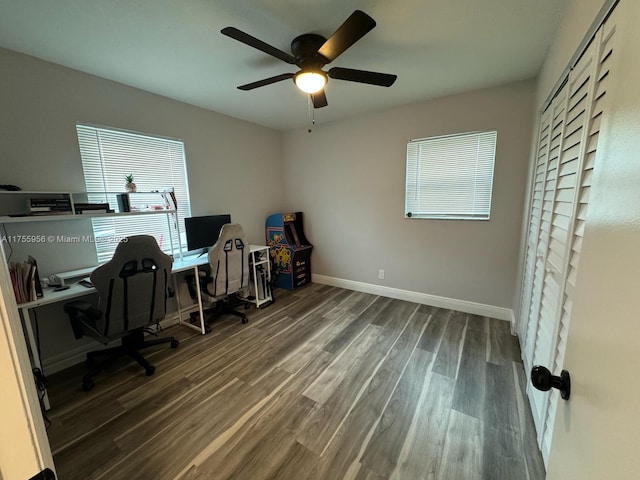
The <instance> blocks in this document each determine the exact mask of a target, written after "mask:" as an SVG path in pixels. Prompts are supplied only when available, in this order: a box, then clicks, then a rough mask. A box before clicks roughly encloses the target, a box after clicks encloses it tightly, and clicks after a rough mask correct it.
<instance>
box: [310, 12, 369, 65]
mask: <svg viewBox="0 0 640 480" xmlns="http://www.w3.org/2000/svg"><path fill="white" fill-rule="evenodd" d="M375 26H376V21H375V20H374V19H373V18H371V17H370V16H369V15H367V14H366V13H364V12H363V11H360V10H356V11H355V12H353V13H352V14H351V16H350V17H349V18H347V19H346V20H345V22H344V23H343V24H342V25H340V27H338V29H337V30H336V31H335V32H334V34H333V35H331V36H330V37H329V39H328V40H327V41H326V42H324V44H323V45H322V46H321V47H320V49H319V50H318V53H319V54H320V55H322V56H323V57H324V58H326V59H327V60H328V62H327V63H329V62H332V61H333V60H335V59H336V58H337V57H338V55H340V54H341V53H342V52H344V51H345V50H346V49H347V48H349V47H350V46H351V45H353V44H354V43H356V42H357V41H358V40H360V39H361V38H362V37H364V36H365V35H366V34H367V33H368V32H369V31H370V30H371V29H372V28H373V27H375Z"/></svg>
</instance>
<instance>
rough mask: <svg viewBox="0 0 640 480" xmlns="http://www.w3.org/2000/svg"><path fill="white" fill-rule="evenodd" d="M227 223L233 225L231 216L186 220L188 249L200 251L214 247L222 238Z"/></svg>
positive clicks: (208, 216) (190, 218) (210, 216)
mask: <svg viewBox="0 0 640 480" xmlns="http://www.w3.org/2000/svg"><path fill="white" fill-rule="evenodd" d="M226 223H231V215H229V214H225V215H205V216H202V217H189V218H185V219H184V228H185V231H186V233H187V249H188V250H198V249H201V248H209V247H212V246H213V245H214V244H215V243H216V241H217V240H218V237H219V236H220V230H222V226H223V225H225V224H226Z"/></svg>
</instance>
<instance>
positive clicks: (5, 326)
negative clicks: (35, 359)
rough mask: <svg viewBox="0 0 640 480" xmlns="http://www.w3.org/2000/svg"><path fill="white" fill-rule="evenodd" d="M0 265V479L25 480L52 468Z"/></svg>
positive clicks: (8, 287)
mask: <svg viewBox="0 0 640 480" xmlns="http://www.w3.org/2000/svg"><path fill="white" fill-rule="evenodd" d="M2 258H5V257H4V256H2ZM1 263H2V265H0V365H2V368H1V369H0V372H1V373H0V389H1V391H2V396H1V397H0V411H1V412H2V428H0V468H1V470H0V478H2V479H5V480H11V479H20V480H23V479H24V480H26V479H28V478H31V477H33V476H34V475H36V474H37V473H39V472H40V471H42V470H44V469H45V468H50V469H52V470H54V471H55V469H54V465H53V457H52V455H51V447H50V446H49V439H48V437H47V432H46V428H45V425H44V421H43V418H42V412H41V411H40V404H39V401H38V394H37V392H36V387H35V382H34V381H33V373H32V372H31V362H30V361H29V354H28V352H27V345H26V340H25V338H24V333H23V330H22V324H21V321H20V317H19V314H18V307H17V305H16V301H15V297H14V295H13V288H12V285H11V277H10V275H9V270H8V268H7V265H6V263H5V262H1Z"/></svg>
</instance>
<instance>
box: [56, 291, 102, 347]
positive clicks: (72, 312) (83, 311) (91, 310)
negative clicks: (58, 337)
mask: <svg viewBox="0 0 640 480" xmlns="http://www.w3.org/2000/svg"><path fill="white" fill-rule="evenodd" d="M64 311H65V313H66V314H67V315H69V320H70V321H71V328H72V329H73V335H74V336H75V337H76V339H78V338H82V337H83V336H84V328H83V327H82V324H83V323H84V322H86V323H88V324H90V325H95V322H96V320H98V319H99V318H100V317H101V316H102V312H101V311H100V310H99V309H97V308H96V307H95V305H93V304H91V303H89V302H87V301H85V300H75V301H73V302H69V303H65V304H64Z"/></svg>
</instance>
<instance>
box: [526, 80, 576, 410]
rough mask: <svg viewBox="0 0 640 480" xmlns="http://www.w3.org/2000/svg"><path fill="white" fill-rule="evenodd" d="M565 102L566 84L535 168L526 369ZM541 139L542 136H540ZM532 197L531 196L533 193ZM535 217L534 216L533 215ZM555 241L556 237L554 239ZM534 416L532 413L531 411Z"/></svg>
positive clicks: (536, 329) (544, 301)
mask: <svg viewBox="0 0 640 480" xmlns="http://www.w3.org/2000/svg"><path fill="white" fill-rule="evenodd" d="M566 104H567V88H566V86H565V87H563V88H562V90H561V91H560V92H559V93H558V95H557V96H556V98H555V100H554V102H553V103H552V104H551V106H550V107H549V109H548V110H549V111H550V125H549V138H548V140H547V141H546V143H547V147H546V148H547V153H546V162H545V164H544V166H542V165H541V166H540V170H539V172H537V174H536V179H535V182H536V183H535V184H534V192H535V191H536V190H539V193H538V192H536V194H537V195H538V196H539V197H540V201H539V205H540V207H539V211H538V209H537V208H536V209H535V210H534V204H533V203H532V211H531V222H532V223H537V224H538V226H537V229H536V230H537V233H536V237H535V249H533V251H534V252H535V260H534V268H533V270H532V280H531V283H532V287H531V300H530V302H529V307H528V316H527V318H528V321H527V334H526V339H525V342H524V344H525V360H526V362H527V365H526V366H527V369H530V368H531V366H532V365H533V362H534V354H535V349H536V343H537V339H538V336H539V335H540V327H541V323H540V322H539V319H540V317H541V315H543V314H544V313H546V312H548V311H549V308H550V307H549V302H550V300H549V298H548V295H549V292H548V288H547V297H544V295H543V294H544V291H545V284H548V283H549V279H548V278H547V277H548V275H546V272H545V269H546V264H547V257H548V252H549V244H550V242H551V241H552V240H553V239H552V238H551V234H552V231H553V233H554V234H555V233H556V231H555V230H556V229H555V227H554V225H553V208H554V198H555V191H556V186H557V182H558V163H559V157H560V151H561V147H562V141H563V137H564V127H565V121H564V120H565V116H566ZM542 140H544V139H542ZM534 198H535V197H534ZM536 217H538V218H536ZM554 241H555V242H556V243H557V239H556V240H554ZM534 417H535V415H534Z"/></svg>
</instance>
